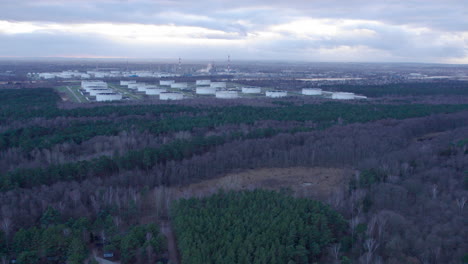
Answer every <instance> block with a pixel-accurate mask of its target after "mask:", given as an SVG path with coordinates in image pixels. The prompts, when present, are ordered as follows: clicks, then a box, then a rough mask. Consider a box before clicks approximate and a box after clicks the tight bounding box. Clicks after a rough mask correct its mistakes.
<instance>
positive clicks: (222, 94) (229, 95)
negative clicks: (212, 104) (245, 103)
mask: <svg viewBox="0 0 468 264" xmlns="http://www.w3.org/2000/svg"><path fill="white" fill-rule="evenodd" d="M216 98H221V99H235V98H239V93H238V92H237V91H228V90H223V91H217V92H216Z"/></svg>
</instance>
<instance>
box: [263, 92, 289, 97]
mask: <svg viewBox="0 0 468 264" xmlns="http://www.w3.org/2000/svg"><path fill="white" fill-rule="evenodd" d="M265 95H266V96H267V97H272V98H281V97H286V96H288V92H286V91H267V92H266V93H265Z"/></svg>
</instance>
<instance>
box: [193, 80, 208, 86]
mask: <svg viewBox="0 0 468 264" xmlns="http://www.w3.org/2000/svg"><path fill="white" fill-rule="evenodd" d="M195 84H196V85H197V86H208V85H210V84H211V81H210V80H197V81H196V82H195Z"/></svg>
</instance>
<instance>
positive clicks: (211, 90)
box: [195, 86, 216, 94]
mask: <svg viewBox="0 0 468 264" xmlns="http://www.w3.org/2000/svg"><path fill="white" fill-rule="evenodd" d="M195 93H196V94H216V88H213V87H210V86H200V87H197V89H196V90H195Z"/></svg>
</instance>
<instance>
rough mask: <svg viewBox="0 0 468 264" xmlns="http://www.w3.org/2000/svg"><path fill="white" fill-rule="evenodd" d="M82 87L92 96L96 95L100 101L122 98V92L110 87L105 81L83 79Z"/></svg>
mask: <svg viewBox="0 0 468 264" xmlns="http://www.w3.org/2000/svg"><path fill="white" fill-rule="evenodd" d="M81 88H82V89H84V90H85V91H86V92H87V93H89V95H90V96H95V97H96V101H98V102H104V101H118V100H122V94H120V93H117V92H115V91H114V90H112V89H111V88H109V86H108V85H107V83H106V82H103V81H81Z"/></svg>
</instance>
